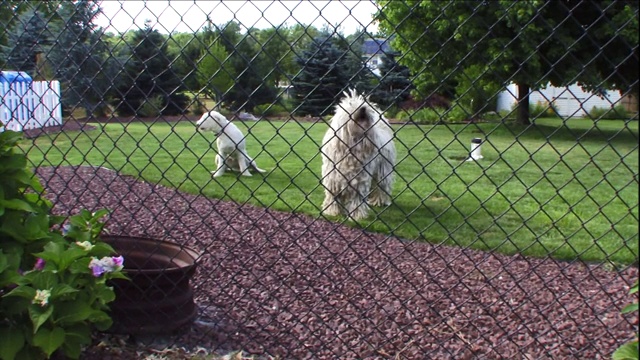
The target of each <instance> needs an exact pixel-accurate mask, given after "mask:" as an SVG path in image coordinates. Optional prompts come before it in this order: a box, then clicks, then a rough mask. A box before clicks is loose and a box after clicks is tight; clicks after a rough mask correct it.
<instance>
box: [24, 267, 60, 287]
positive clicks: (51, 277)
mask: <svg viewBox="0 0 640 360" xmlns="http://www.w3.org/2000/svg"><path fill="white" fill-rule="evenodd" d="M29 276H30V277H31V276H32V277H33V278H32V284H33V287H34V288H36V289H53V287H54V286H56V285H58V283H59V279H58V275H57V274H56V273H54V272H53V271H48V270H43V271H34V272H30V273H29Z"/></svg>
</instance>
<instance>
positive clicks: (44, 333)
mask: <svg viewBox="0 0 640 360" xmlns="http://www.w3.org/2000/svg"><path fill="white" fill-rule="evenodd" d="M64 338H65V333H64V330H63V329H62V328H59V327H55V328H53V330H49V329H45V328H42V329H40V331H38V332H37V333H36V334H35V335H34V336H33V344H34V345H35V346H37V347H39V348H41V349H42V350H43V351H44V353H45V354H47V357H50V356H51V354H53V353H54V352H55V351H56V350H58V349H59V348H60V347H61V346H62V344H63V343H64Z"/></svg>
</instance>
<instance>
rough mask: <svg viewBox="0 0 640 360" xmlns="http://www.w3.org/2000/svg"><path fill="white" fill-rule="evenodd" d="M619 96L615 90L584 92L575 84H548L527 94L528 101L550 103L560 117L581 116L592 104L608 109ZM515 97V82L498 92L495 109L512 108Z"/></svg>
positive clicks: (515, 101) (516, 90)
mask: <svg viewBox="0 0 640 360" xmlns="http://www.w3.org/2000/svg"><path fill="white" fill-rule="evenodd" d="M620 98H621V96H620V92H619V91H616V90H608V91H606V92H605V94H604V95H602V94H594V93H591V92H586V91H584V90H582V88H581V87H580V86H578V85H577V84H573V85H570V86H567V87H563V88H558V87H555V86H551V85H549V86H547V87H546V88H544V89H540V90H537V91H532V92H531V94H530V95H529V103H530V104H536V103H541V104H544V105H545V106H546V105H547V104H548V103H552V104H553V106H554V107H555V109H556V110H557V111H558V113H559V114H560V115H561V116H562V117H582V116H584V115H585V114H586V113H588V112H589V111H591V109H592V108H593V107H594V106H595V107H597V108H605V109H610V108H612V107H614V106H616V105H619V103H620ZM517 99H518V87H517V86H516V84H511V85H509V86H508V87H507V89H506V90H504V91H502V92H500V94H498V105H497V111H503V110H507V111H509V110H511V109H513V106H514V105H515V104H516V103H517Z"/></svg>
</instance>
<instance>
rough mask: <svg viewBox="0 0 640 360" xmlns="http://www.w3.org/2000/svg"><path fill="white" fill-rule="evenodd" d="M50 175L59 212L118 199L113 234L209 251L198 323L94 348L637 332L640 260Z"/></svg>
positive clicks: (409, 353)
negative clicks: (467, 245) (438, 238)
mask: <svg viewBox="0 0 640 360" xmlns="http://www.w3.org/2000/svg"><path fill="white" fill-rule="evenodd" d="M36 171H37V175H38V176H39V177H40V178H41V180H42V182H43V184H44V185H45V188H46V189H47V192H48V195H47V196H48V197H49V198H50V199H51V200H52V201H53V202H54V204H55V212H56V213H58V214H63V215H66V214H74V213H77V212H78V211H79V209H81V208H87V209H89V210H97V209H101V208H109V209H111V210H112V211H113V212H112V214H111V216H110V218H109V220H108V223H107V229H108V230H109V231H110V232H111V233H112V234H125V235H130V236H148V237H156V238H161V239H168V240H172V241H176V242H179V243H181V244H184V245H187V246H190V247H192V248H194V249H196V250H198V251H201V252H202V253H203V254H204V255H203V256H202V257H201V258H200V262H199V267H198V271H197V273H196V275H195V277H194V278H193V282H192V283H193V285H194V287H195V294H196V299H195V300H196V303H197V306H198V307H199V314H198V318H197V319H196V322H195V323H194V324H193V326H191V327H189V328H188V329H185V330H184V331H183V332H181V333H180V334H177V335H173V336H164V337H156V338H154V339H151V340H150V339H145V341H142V340H141V339H139V338H138V339H134V338H126V337H124V338H123V337H117V336H115V337H109V338H108V339H106V340H105V338H100V339H98V340H97V341H96V344H94V345H93V346H91V347H90V348H89V349H87V350H86V351H85V353H84V355H83V357H84V358H88V359H89V358H91V359H111V358H113V359H116V358H117V359H140V358H143V354H145V353H148V352H149V351H152V350H151V349H152V348H154V347H160V348H162V346H163V345H171V346H173V347H174V348H179V349H184V351H185V352H186V353H187V354H189V353H191V354H194V353H198V352H200V353H201V352H202V351H203V349H204V350H206V352H208V353H225V352H229V351H233V350H243V351H244V354H246V355H256V356H257V358H260V357H264V358H268V357H279V358H281V359H395V358H398V359H498V358H504V359H605V358H610V355H611V353H612V352H613V351H614V350H615V349H616V348H617V347H618V346H619V345H621V344H622V343H623V342H625V341H627V340H630V339H632V338H633V334H634V332H635V331H636V326H637V322H638V319H637V316H636V315H634V314H630V315H625V316H622V315H620V310H621V308H622V307H624V305H626V304H627V303H629V302H631V301H633V300H635V298H634V297H632V296H630V295H628V288H629V284H631V283H632V282H633V281H635V279H636V278H637V276H638V269H637V268H636V267H629V268H626V269H624V270H622V271H614V270H611V269H609V268H608V267H606V266H603V265H587V264H583V263H580V262H559V261H555V260H552V259H532V258H524V257H522V256H505V255H501V254H494V253H490V252H480V251H473V250H468V249H461V248H456V247H447V246H438V245H432V244H427V243H416V242H407V241H403V240H402V239H397V238H394V237H387V236H384V235H380V234H372V233H368V232H365V231H362V230H359V229H353V228H349V227H346V226H343V225H340V224H336V223H332V222H329V221H325V220H318V219H314V218H312V217H309V216H305V215H299V214H291V213H284V212H278V211H273V210H270V209H264V208H258V207H254V206H250V205H242V204H236V203H233V202H227V201H221V200H215V199H208V198H205V197H203V196H198V195H191V194H186V193H183V192H180V191H177V190H175V189H172V188H167V187H164V186H160V185H156V184H150V183H146V182H142V181H139V180H137V179H134V178H132V177H129V176H123V175H119V174H117V173H116V172H114V171H111V170H108V169H104V168H94V167H86V166H85V167H67V166H62V167H57V168H52V167H41V168H38V169H36ZM134 340H135V341H134ZM187 357H188V356H187V355H184V357H183V358H187ZM169 358H170V357H169Z"/></svg>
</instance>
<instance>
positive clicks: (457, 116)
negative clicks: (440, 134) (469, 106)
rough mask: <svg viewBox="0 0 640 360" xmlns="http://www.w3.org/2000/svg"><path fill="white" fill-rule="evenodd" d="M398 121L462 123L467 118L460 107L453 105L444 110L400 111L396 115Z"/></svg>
mask: <svg viewBox="0 0 640 360" xmlns="http://www.w3.org/2000/svg"><path fill="white" fill-rule="evenodd" d="M397 117H398V119H399V120H402V121H413V122H415V123H418V124H439V123H442V122H444V123H456V122H462V121H465V120H467V119H468V118H469V112H467V111H466V110H465V109H464V108H463V107H462V106H459V105H458V104H453V105H452V106H451V107H450V108H449V109H444V108H424V109H420V110H418V111H415V112H412V111H410V110H409V111H400V112H399V113H398V115H397Z"/></svg>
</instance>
